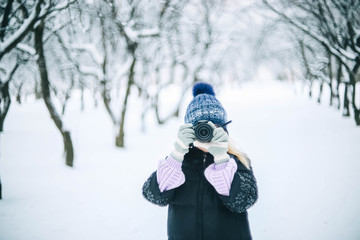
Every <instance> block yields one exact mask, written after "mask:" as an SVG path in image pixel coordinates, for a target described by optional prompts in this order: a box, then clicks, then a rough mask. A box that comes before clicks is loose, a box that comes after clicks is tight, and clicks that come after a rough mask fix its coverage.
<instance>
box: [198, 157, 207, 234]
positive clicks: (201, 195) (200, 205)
mask: <svg viewBox="0 0 360 240" xmlns="http://www.w3.org/2000/svg"><path fill="white" fill-rule="evenodd" d="M206 158H207V155H206V153H204V156H203V161H202V168H201V174H200V181H199V192H198V216H197V221H198V223H197V228H198V231H197V239H198V240H203V209H204V206H203V199H204V181H205V175H204V170H205V165H206Z"/></svg>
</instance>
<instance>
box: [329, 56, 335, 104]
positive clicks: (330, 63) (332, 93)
mask: <svg viewBox="0 0 360 240" xmlns="http://www.w3.org/2000/svg"><path fill="white" fill-rule="evenodd" d="M328 54H329V64H328V69H329V80H330V81H329V88H330V99H329V105H330V106H332V105H333V99H334V90H333V72H332V58H331V54H330V53H329V52H328Z"/></svg>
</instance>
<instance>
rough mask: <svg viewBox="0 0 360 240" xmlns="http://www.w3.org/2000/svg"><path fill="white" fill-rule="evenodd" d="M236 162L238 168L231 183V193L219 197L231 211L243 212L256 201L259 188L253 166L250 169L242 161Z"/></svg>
mask: <svg viewBox="0 0 360 240" xmlns="http://www.w3.org/2000/svg"><path fill="white" fill-rule="evenodd" d="M236 162H237V165H238V169H237V171H236V173H235V175H234V179H233V181H232V183H231V189H230V194H229V196H223V195H219V198H220V199H221V201H222V202H223V204H224V205H225V206H226V207H227V208H228V209H229V210H230V211H232V212H235V213H242V212H245V211H246V210H247V209H248V208H249V207H251V206H252V205H253V204H254V203H255V202H256V200H257V198H258V188H257V183H256V179H255V176H254V173H253V170H252V168H250V170H249V169H247V168H246V167H245V166H244V165H243V164H242V163H241V162H240V161H238V160H236Z"/></svg>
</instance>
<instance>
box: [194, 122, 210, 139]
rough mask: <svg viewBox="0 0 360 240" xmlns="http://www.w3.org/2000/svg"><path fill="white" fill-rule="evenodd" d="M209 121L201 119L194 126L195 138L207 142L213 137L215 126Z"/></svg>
mask: <svg viewBox="0 0 360 240" xmlns="http://www.w3.org/2000/svg"><path fill="white" fill-rule="evenodd" d="M208 122H209V121H207V120H200V121H198V123H197V124H196V125H194V126H193V129H194V131H195V139H196V140H198V141H199V142H203V143H207V142H210V141H211V139H212V138H213V132H214V128H213V127H212V126H211V125H210V124H209V123H208Z"/></svg>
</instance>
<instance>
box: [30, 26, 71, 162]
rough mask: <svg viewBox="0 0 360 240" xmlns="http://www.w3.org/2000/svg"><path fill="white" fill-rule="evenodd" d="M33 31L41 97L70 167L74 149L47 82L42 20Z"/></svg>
mask: <svg viewBox="0 0 360 240" xmlns="http://www.w3.org/2000/svg"><path fill="white" fill-rule="evenodd" d="M34 33H35V49H36V53H37V55H38V58H37V60H36V63H37V65H38V68H39V74H40V79H41V92H42V97H43V99H44V102H45V105H46V107H47V109H48V110H49V113H50V116H51V118H52V120H53V121H54V123H55V125H56V127H57V128H58V130H59V131H60V133H61V135H62V137H63V142H64V151H65V159H66V165H68V166H70V167H72V166H73V162H74V150H73V144H72V141H71V137H70V132H69V131H66V130H64V129H63V123H62V120H61V118H60V116H59V114H58V113H57V111H56V109H55V107H54V105H53V103H52V100H51V94H50V82H49V77H48V72H47V66H46V61H45V55H44V48H43V47H44V46H43V33H44V21H41V23H40V24H39V25H38V27H37V28H35V30H34Z"/></svg>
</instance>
